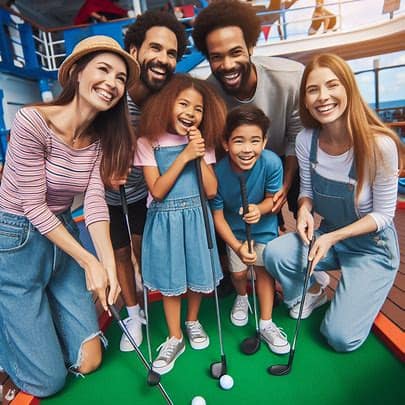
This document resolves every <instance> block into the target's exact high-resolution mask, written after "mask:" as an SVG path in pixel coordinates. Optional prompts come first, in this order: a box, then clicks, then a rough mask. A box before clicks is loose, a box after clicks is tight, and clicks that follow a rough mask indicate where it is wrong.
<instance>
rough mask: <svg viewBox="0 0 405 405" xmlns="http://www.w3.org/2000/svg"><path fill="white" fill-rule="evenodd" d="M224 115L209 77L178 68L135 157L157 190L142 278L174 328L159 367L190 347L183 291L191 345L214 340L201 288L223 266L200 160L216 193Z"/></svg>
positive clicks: (146, 115) (163, 369) (156, 101)
mask: <svg viewBox="0 0 405 405" xmlns="http://www.w3.org/2000/svg"><path fill="white" fill-rule="evenodd" d="M225 116H226V109H225V105H224V103H223V102H222V100H221V99H220V98H219V97H218V96H217V95H216V93H215V91H214V90H212V89H211V87H210V86H209V84H207V83H206V82H204V81H201V80H198V79H194V78H192V77H191V76H186V75H177V76H175V77H174V78H173V79H172V80H171V81H170V82H169V83H168V84H167V85H166V86H165V87H164V88H163V90H161V91H160V92H159V94H157V95H156V96H153V97H151V99H150V100H148V102H147V103H146V105H145V107H144V110H143V114H142V117H141V122H140V127H139V133H140V134H141V138H140V139H139V141H138V150H137V153H136V157H135V164H136V165H140V166H143V168H144V175H145V180H146V183H147V185H148V189H149V193H150V195H151V197H152V198H153V201H152V202H151V204H150V206H149V209H148V214H147V219H146V224H145V230H144V236H143V244H142V246H143V247H142V269H143V278H144V282H145V285H146V287H148V288H149V289H152V290H158V291H160V292H161V293H162V295H163V308H164V312H165V316H166V322H167V326H168V329H169V337H168V339H167V340H166V341H165V342H164V343H163V344H162V345H161V349H160V352H159V355H158V357H157V358H156V360H155V361H154V362H153V369H154V370H155V371H157V372H158V373H160V374H164V373H167V372H169V371H170V370H171V369H172V368H173V366H174V362H175V360H176V358H177V357H178V356H179V355H180V354H182V353H183V352H184V350H185V343H184V338H183V333H182V330H181V326H180V307H181V294H183V293H185V292H187V295H188V310H187V320H186V332H187V335H188V338H189V341H190V344H191V347H192V348H193V349H204V348H206V347H207V346H208V345H209V338H208V336H207V334H206V333H205V331H204V329H203V327H202V326H201V324H200V323H199V321H198V311H199V307H200V303H201V298H202V295H201V293H209V292H210V291H212V290H213V288H214V286H213V277H212V271H214V272H215V283H216V284H218V282H219V280H220V279H221V278H222V274H221V268H220V264H219V259H218V255H217V253H216V252H215V253H214V254H215V258H214V259H215V260H214V262H215V268H214V269H211V262H210V255H209V251H208V245H207V240H206V235H205V228H204V219H203V215H202V209H201V204H200V200H199V193H198V182H197V176H196V168H195V164H196V163H197V164H201V169H202V177H203V186H204V190H205V194H206V195H207V197H208V198H213V197H214V196H215V195H216V192H217V181H216V178H215V174H214V171H213V168H212V167H211V165H212V164H213V163H215V154H214V147H215V140H216V137H219V136H221V134H222V131H223V128H224V124H225ZM199 158H203V159H201V161H200V160H196V159H199ZM211 221H212V219H211ZM211 227H212V228H213V225H212V223H211ZM212 231H213V229H212Z"/></svg>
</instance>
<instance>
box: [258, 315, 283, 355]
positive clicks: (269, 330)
mask: <svg viewBox="0 0 405 405" xmlns="http://www.w3.org/2000/svg"><path fill="white" fill-rule="evenodd" d="M260 336H261V338H262V339H263V340H264V341H265V342H266V343H267V345H268V346H269V348H270V350H271V351H272V352H273V353H276V354H286V353H288V352H289V351H290V344H289V343H288V340H287V335H286V333H285V332H284V331H283V329H282V328H279V327H278V326H277V325H276V324H275V323H274V322H271V323H270V324H269V325H268V326H266V327H265V328H263V329H260Z"/></svg>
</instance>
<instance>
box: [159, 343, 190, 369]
mask: <svg viewBox="0 0 405 405" xmlns="http://www.w3.org/2000/svg"><path fill="white" fill-rule="evenodd" d="M185 349H186V345H185V343H184V338H183V337H182V338H181V339H180V340H179V339H176V338H175V337H171V338H170V339H169V338H167V339H166V341H165V342H163V343H162V344H161V345H160V346H159V347H158V348H157V350H160V352H159V355H158V356H157V357H156V359H155V360H154V362H153V363H152V369H153V371H156V372H157V373H159V374H166V373H168V372H169V371H170V370H171V369H172V368H173V367H174V363H175V361H176V359H177V357H179V356H180V355H181V354H182V353H184V350H185Z"/></svg>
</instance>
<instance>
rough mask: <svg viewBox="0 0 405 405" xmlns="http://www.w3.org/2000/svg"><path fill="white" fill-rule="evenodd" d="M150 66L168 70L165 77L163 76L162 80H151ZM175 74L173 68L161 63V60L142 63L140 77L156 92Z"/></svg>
mask: <svg viewBox="0 0 405 405" xmlns="http://www.w3.org/2000/svg"><path fill="white" fill-rule="evenodd" d="M150 68H160V69H164V70H165V71H166V74H165V77H164V78H163V77H162V80H159V79H157V80H154V79H152V80H150V79H149V77H148V71H149V70H150ZM172 76H173V70H172V69H171V67H170V66H169V65H167V64H164V63H160V62H153V61H151V62H145V61H144V62H142V64H141V74H140V78H141V80H142V82H143V83H144V84H145V86H146V87H147V88H148V89H149V90H150V91H151V92H152V93H156V92H158V91H160V90H161V89H162V87H163V86H164V85H165V84H166V83H167V82H168V81H169V80H170V79H171V77H172Z"/></svg>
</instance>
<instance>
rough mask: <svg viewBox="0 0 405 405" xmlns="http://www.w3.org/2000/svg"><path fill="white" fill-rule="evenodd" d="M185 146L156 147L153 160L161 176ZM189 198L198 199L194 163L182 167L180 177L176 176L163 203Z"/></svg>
mask: <svg viewBox="0 0 405 405" xmlns="http://www.w3.org/2000/svg"><path fill="white" fill-rule="evenodd" d="M186 146H187V145H177V146H157V147H155V148H154V154H155V159H156V162H157V164H158V168H159V173H160V174H161V175H162V174H164V173H165V172H166V171H167V170H168V169H169V167H170V166H171V165H172V164H173V162H174V161H175V160H176V158H177V157H178V155H179V154H180V153H181V152H182V151H183V150H184V149H185V148H186ZM189 197H198V183H197V175H196V171H195V164H194V161H190V162H188V163H187V165H186V166H185V167H184V169H183V171H182V172H181V175H180V176H178V178H177V180H176V182H175V183H174V185H173V187H172V188H171V190H170V191H169V192H168V193H167V195H166V197H165V201H169V200H173V199H178V198H189Z"/></svg>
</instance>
